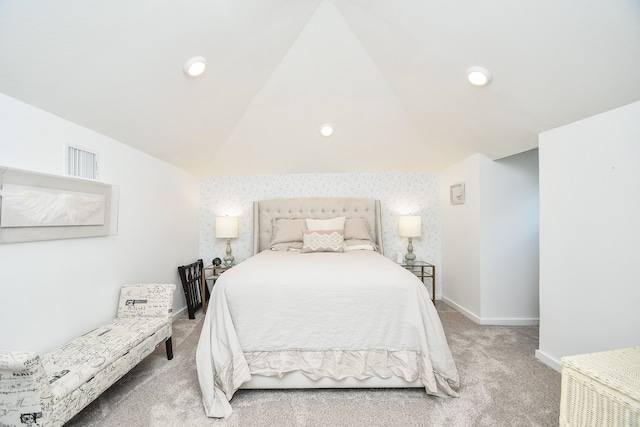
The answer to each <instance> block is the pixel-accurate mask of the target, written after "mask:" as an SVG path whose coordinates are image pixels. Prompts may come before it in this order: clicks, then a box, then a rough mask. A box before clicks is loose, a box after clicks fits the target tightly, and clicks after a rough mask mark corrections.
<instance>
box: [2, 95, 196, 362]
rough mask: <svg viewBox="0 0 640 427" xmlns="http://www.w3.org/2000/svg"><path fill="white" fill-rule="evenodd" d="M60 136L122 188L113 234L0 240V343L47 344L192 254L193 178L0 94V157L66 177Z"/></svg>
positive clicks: (179, 304) (177, 304) (171, 272)
mask: <svg viewBox="0 0 640 427" xmlns="http://www.w3.org/2000/svg"><path fill="white" fill-rule="evenodd" d="M65 143H71V144H76V145H79V146H83V147H86V148H88V149H92V150H97V151H98V152H99V156H100V179H99V181H100V182H104V183H108V184H113V185H118V186H119V188H120V203H119V221H118V223H119V224H118V235H117V236H109V237H96V238H86V239H71V240H55V241H44V242H26V243H11V244H2V245H0V325H2V326H1V327H0V343H1V344H0V345H1V346H2V348H3V349H11V350H18V349H21V350H35V351H38V352H45V351H48V350H50V349H52V348H55V347H57V346H60V345H62V344H64V343H65V342H67V341H68V340H70V339H72V338H74V337H76V336H78V335H80V334H83V333H85V332H87V331H89V330H91V329H93V328H95V327H97V326H99V325H100V324H101V323H103V322H105V321H107V320H109V319H112V318H113V317H114V316H115V313H116V308H117V307H116V304H117V301H118V293H119V289H120V286H122V285H123V284H128V283H175V284H176V286H177V289H176V294H175V298H174V311H176V312H180V311H181V310H183V309H184V307H185V301H184V296H183V294H182V291H181V284H180V281H179V278H178V275H177V271H176V267H177V266H178V265H180V264H184V263H186V262H189V261H191V260H194V259H196V257H197V255H198V209H199V182H198V180H197V179H196V178H195V177H193V176H192V175H190V174H187V173H186V172H184V171H181V170H179V169H177V168H175V167H174V166H171V165H169V164H167V163H164V162H161V161H159V160H157V159H155V158H153V157H150V156H148V155H146V154H143V153H141V152H139V151H136V150H134V149H132V148H130V147H128V146H126V145H123V144H121V143H119V142H117V141H114V140H112V139H110V138H107V137H105V136H103V135H100V134H97V133H95V132H92V131H90V130H88V129H86V128H83V127H80V126H78V125H75V124H73V123H70V122H68V121H66V120H63V119H61V118H59V117H56V116H53V115H51V114H49V113H46V112H44V111H42V110H39V109H36V108H34V107H32V106H29V105H27V104H24V103H22V102H19V101H17V100H15V99H13V98H10V97H7V96H5V95H2V94H0V165H2V166H6V167H11V168H16V169H24V170H29V171H33V172H39V173H47V174H53V175H63V172H64V156H65V150H64V148H65Z"/></svg>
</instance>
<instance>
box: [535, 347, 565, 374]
mask: <svg viewBox="0 0 640 427" xmlns="http://www.w3.org/2000/svg"><path fill="white" fill-rule="evenodd" d="M536 359H538V360H539V361H541V362H542V363H544V364H545V365H547V366H548V367H550V368H551V369H553V370H555V371H558V372H562V363H560V361H559V360H557V359H555V358H553V357H551V356H549V355H547V354H546V353H544V352H542V351H540V350H536Z"/></svg>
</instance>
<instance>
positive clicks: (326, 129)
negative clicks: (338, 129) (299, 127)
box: [320, 124, 333, 136]
mask: <svg viewBox="0 0 640 427" xmlns="http://www.w3.org/2000/svg"><path fill="white" fill-rule="evenodd" d="M320 135H322V136H331V135H333V126H331V125H330V124H324V125H322V126H321V127H320Z"/></svg>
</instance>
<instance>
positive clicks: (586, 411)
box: [560, 347, 640, 427]
mask: <svg viewBox="0 0 640 427" xmlns="http://www.w3.org/2000/svg"><path fill="white" fill-rule="evenodd" d="M560 426H571V427H586V426H602V427H605V426H606V427H611V426H625V427H630V426H640V347H633V348H625V349H620V350H613V351H604V352H600V353H591V354H581V355H577V356H569V357H564V358H562V391H561V397H560Z"/></svg>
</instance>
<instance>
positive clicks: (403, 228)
mask: <svg viewBox="0 0 640 427" xmlns="http://www.w3.org/2000/svg"><path fill="white" fill-rule="evenodd" d="M398 233H399V234H400V237H420V236H421V235H422V217H421V216H417V215H402V216H400V218H398Z"/></svg>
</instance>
